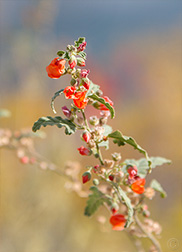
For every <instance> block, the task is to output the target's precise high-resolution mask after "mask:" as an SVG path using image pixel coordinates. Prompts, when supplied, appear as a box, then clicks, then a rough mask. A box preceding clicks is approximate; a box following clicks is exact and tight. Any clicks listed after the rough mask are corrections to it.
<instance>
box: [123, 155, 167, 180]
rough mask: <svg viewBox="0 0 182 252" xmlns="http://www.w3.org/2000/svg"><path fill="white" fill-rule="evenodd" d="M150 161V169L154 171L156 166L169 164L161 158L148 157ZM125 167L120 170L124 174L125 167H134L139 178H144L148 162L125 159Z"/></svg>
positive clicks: (125, 171)
mask: <svg viewBox="0 0 182 252" xmlns="http://www.w3.org/2000/svg"><path fill="white" fill-rule="evenodd" d="M150 160H151V162H152V163H151V169H154V168H155V167H156V166H160V165H163V164H170V163H171V160H169V159H166V158H162V157H150ZM124 163H125V165H124V166H123V168H122V171H123V172H124V173H127V169H126V168H127V165H136V166H137V169H138V176H140V177H141V178H145V176H146V175H147V173H148V169H149V166H148V162H147V160H146V159H145V158H141V159H138V160H135V159H126V160H125V161H124Z"/></svg>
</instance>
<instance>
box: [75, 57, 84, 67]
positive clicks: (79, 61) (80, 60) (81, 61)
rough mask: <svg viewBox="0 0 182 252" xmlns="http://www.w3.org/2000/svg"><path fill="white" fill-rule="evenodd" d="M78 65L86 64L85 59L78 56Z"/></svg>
mask: <svg viewBox="0 0 182 252" xmlns="http://www.w3.org/2000/svg"><path fill="white" fill-rule="evenodd" d="M77 65H78V66H82V67H83V66H85V60H84V59H82V58H77Z"/></svg>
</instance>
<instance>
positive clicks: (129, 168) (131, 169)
mask: <svg viewBox="0 0 182 252" xmlns="http://www.w3.org/2000/svg"><path fill="white" fill-rule="evenodd" d="M126 169H127V172H128V173H129V178H130V179H132V178H134V177H135V176H136V175H137V172H138V169H137V167H136V165H128V166H127V168H126Z"/></svg>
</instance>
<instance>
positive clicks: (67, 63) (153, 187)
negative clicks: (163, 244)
mask: <svg viewBox="0 0 182 252" xmlns="http://www.w3.org/2000/svg"><path fill="white" fill-rule="evenodd" d="M86 45H87V42H86V41H85V38H79V39H78V40H77V41H75V43H74V45H68V46H67V49H66V51H58V52H57V55H58V56H59V57H56V58H55V59H53V60H52V61H51V63H50V64H49V65H48V66H47V67H46V71H47V74H48V76H49V77H50V78H52V79H58V78H60V77H61V76H62V75H65V74H69V75H70V76H71V81H70V83H69V84H68V85H67V86H66V87H64V88H62V89H61V90H59V91H57V92H56V93H55V94H54V96H53V98H52V102H51V107H52V109H53V112H54V113H57V112H56V110H55V107H54V100H55V99H56V97H58V96H59V95H60V94H63V95H64V97H65V98H66V99H67V100H70V101H71V105H70V108H68V107H67V106H65V105H64V106H63V107H62V113H63V114H64V116H65V117H66V118H62V117H61V116H56V117H54V118H53V117H51V116H47V117H41V118H39V119H38V121H37V122H35V123H34V126H33V131H37V130H38V129H40V128H41V126H44V127H45V126H48V125H51V126H52V125H56V126H58V127H59V128H62V127H64V128H65V134H67V135H71V134H74V133H75V132H76V130H83V133H82V134H81V140H82V141H83V142H84V144H83V145H81V146H80V147H78V148H77V150H78V151H79V153H80V154H81V155H82V156H90V155H93V156H94V157H95V158H96V160H97V162H96V164H93V165H89V166H87V167H86V171H84V173H83V174H82V184H85V183H87V182H89V183H90V182H91V181H92V183H93V186H91V187H90V191H91V194H90V195H89V197H88V201H87V206H86V208H85V215H87V216H91V215H93V214H94V213H95V212H96V210H98V208H99V207H100V206H102V205H104V206H106V207H107V209H109V211H110V216H109V220H110V223H111V225H112V229H113V230H118V231H121V230H123V229H125V228H128V229H129V231H130V234H132V232H133V233H135V235H136V234H137V227H138V228H139V229H140V233H141V232H142V234H145V235H146V234H148V235H147V237H148V238H149V239H151V237H152V239H151V241H152V242H153V244H154V245H155V248H157V251H160V245H159V244H158V242H157V241H155V238H153V236H152V235H151V234H150V233H152V232H155V231H154V229H152V228H151V229H149V231H147V230H145V231H144V227H143V226H142V224H140V220H139V219H138V217H137V215H138V214H142V216H144V217H149V215H150V212H149V210H148V206H147V204H145V203H144V200H145V199H152V198H153V196H154V195H155V191H158V192H160V194H161V196H162V197H165V196H166V193H165V191H164V190H163V188H162V187H161V185H160V184H159V183H158V181H156V180H153V181H151V183H150V185H149V186H148V187H147V188H146V189H145V187H144V186H145V183H146V176H147V175H148V174H149V173H151V171H152V168H155V167H156V166H159V165H162V164H165V163H170V160H167V159H165V158H160V157H157V158H155V157H153V158H150V157H149V156H148V153H147V152H146V150H144V149H143V148H142V147H141V146H140V145H138V144H137V142H136V141H135V140H134V139H133V138H132V137H128V136H125V135H123V134H122V133H121V132H120V131H118V130H116V131H113V129H112V127H111V126H109V125H108V124H107V122H108V118H109V116H111V119H112V118H114V116H115V111H114V104H113V101H112V100H111V99H110V98H109V97H108V96H105V95H103V92H102V91H101V89H100V86H99V85H96V84H94V83H93V82H92V81H91V80H90V79H89V73H90V70H89V69H85V68H84V69H82V68H80V67H85V65H86V63H85V61H86V53H85V49H86ZM88 105H91V106H93V107H94V108H96V109H97V110H99V116H96V115H93V116H90V117H89V119H87V117H86V114H85V109H86V107H87V106H88ZM110 139H112V140H113V143H114V144H116V145H118V146H124V145H126V144H127V145H130V146H132V147H134V149H136V150H137V151H139V152H140V153H142V154H144V158H141V159H139V160H135V159H126V160H122V157H121V153H117V152H114V153H112V154H111V158H110V159H109V158H103V157H102V153H101V149H102V148H103V147H104V148H105V149H108V148H109V140H110ZM121 160H122V161H121ZM69 172H70V174H72V170H71V169H69ZM70 174H69V176H70ZM72 175H73V174H72ZM77 185H78V181H77ZM72 187H74V188H75V185H72ZM83 187H84V185H83ZM76 188H77V189H76V190H77V191H78V187H76ZM79 188H81V186H80V184H79ZM147 232H149V233H147Z"/></svg>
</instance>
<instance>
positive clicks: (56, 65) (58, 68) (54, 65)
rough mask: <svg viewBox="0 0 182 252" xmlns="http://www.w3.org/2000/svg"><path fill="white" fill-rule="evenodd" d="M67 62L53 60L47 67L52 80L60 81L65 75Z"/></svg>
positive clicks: (57, 59)
mask: <svg viewBox="0 0 182 252" xmlns="http://www.w3.org/2000/svg"><path fill="white" fill-rule="evenodd" d="M65 63H66V60H64V59H59V57H57V58H55V59H53V60H52V61H51V63H50V64H49V65H48V66H47V67H46V71H47V74H48V76H49V77H50V78H52V79H58V78H60V77H61V75H62V74H63V73H64V68H65Z"/></svg>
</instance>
